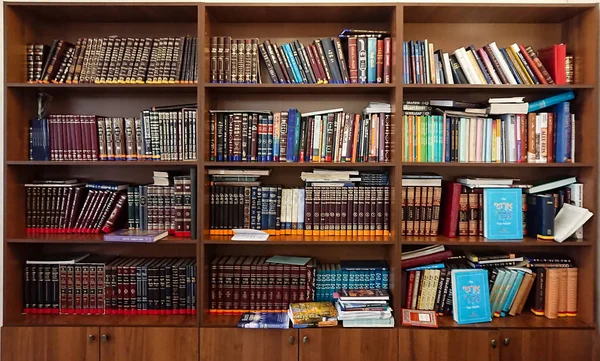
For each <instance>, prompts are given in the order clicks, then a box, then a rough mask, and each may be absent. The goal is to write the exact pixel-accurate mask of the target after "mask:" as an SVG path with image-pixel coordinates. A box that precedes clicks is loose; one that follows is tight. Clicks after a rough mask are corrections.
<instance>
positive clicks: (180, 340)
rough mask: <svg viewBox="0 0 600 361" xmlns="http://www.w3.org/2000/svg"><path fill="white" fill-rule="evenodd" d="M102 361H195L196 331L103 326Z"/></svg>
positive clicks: (175, 328) (193, 329)
mask: <svg viewBox="0 0 600 361" xmlns="http://www.w3.org/2000/svg"><path fill="white" fill-rule="evenodd" d="M100 345H101V346H100V354H101V357H102V360H101V361H125V360H126V361H164V360H177V361H198V329H197V328H183V327H180V328H179V327H102V328H101V329H100Z"/></svg>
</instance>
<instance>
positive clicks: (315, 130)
mask: <svg viewBox="0 0 600 361" xmlns="http://www.w3.org/2000/svg"><path fill="white" fill-rule="evenodd" d="M209 129H210V138H209V139H210V141H209V144H210V149H209V153H210V154H209V157H210V160H211V161H217V162H223V161H225V162H299V163H305V162H306V163H310V162H314V163H323V162H326V163H331V162H348V163H355V162H389V161H390V160H391V159H390V153H391V152H390V150H391V148H390V147H391V143H390V139H391V133H390V132H391V106H390V105H389V104H387V103H371V104H369V105H368V106H367V107H366V108H365V109H364V111H363V114H357V113H346V112H344V109H343V108H338V109H328V110H320V111H314V112H305V113H300V112H299V111H298V109H293V108H292V109H289V110H287V111H281V112H273V113H272V112H270V111H250V110H248V111H243V110H240V111H235V110H211V111H210V126H209Z"/></svg>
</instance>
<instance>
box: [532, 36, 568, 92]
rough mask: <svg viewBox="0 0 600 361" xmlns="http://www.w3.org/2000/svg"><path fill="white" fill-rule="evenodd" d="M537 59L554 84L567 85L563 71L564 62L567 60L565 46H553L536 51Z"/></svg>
mask: <svg viewBox="0 0 600 361" xmlns="http://www.w3.org/2000/svg"><path fill="white" fill-rule="evenodd" d="M538 57H539V58H540V60H541V61H542V64H544V66H545V67H546V69H547V70H548V73H550V76H551V77H552V79H554V83H555V84H557V85H564V84H566V83H567V75H566V71H565V62H566V58H567V46H566V45H565V44H555V45H552V46H549V47H547V48H543V49H539V50H538Z"/></svg>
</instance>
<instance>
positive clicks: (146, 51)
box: [135, 38, 154, 84]
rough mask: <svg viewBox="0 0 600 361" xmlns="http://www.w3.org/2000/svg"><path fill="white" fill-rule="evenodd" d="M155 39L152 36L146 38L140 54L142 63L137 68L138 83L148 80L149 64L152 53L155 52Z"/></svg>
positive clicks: (136, 79) (136, 80) (136, 78)
mask: <svg viewBox="0 0 600 361" xmlns="http://www.w3.org/2000/svg"><path fill="white" fill-rule="evenodd" d="M153 44H154V40H153V39H151V38H145V39H144V46H143V48H142V53H141V56H140V63H139V66H138V67H137V69H136V70H135V82H136V84H143V83H144V82H145V81H146V74H147V72H148V66H149V62H150V55H151V54H152V52H153Z"/></svg>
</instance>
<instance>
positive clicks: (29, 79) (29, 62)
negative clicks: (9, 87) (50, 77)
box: [26, 44, 35, 83]
mask: <svg viewBox="0 0 600 361" xmlns="http://www.w3.org/2000/svg"><path fill="white" fill-rule="evenodd" d="M34 47H35V45H34V44H27V46H26V55H27V82H28V83H33V82H34V77H33V53H34Z"/></svg>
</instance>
